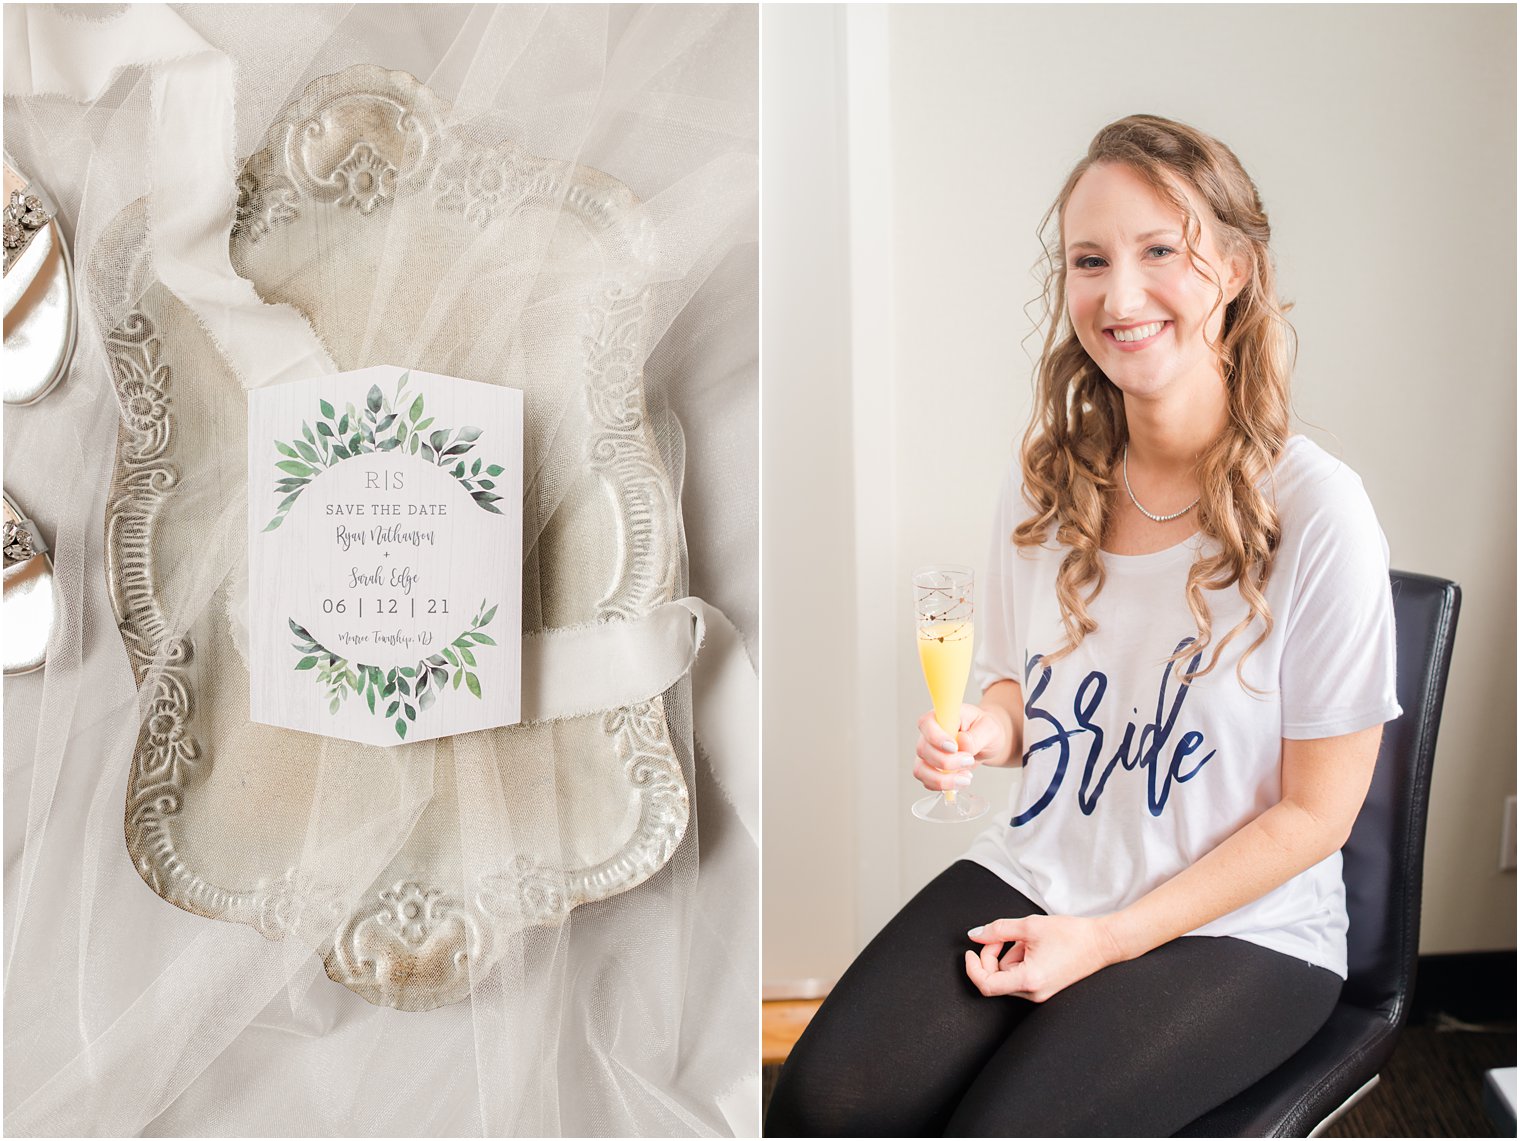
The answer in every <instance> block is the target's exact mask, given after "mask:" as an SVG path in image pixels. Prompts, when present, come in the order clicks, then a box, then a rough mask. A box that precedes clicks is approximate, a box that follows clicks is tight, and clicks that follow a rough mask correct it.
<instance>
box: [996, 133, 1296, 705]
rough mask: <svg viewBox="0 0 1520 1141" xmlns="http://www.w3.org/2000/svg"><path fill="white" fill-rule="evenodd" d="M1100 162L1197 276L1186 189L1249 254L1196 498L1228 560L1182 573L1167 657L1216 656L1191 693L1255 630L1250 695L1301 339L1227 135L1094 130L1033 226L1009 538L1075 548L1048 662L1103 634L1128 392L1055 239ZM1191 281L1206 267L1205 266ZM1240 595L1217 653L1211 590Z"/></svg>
mask: <svg viewBox="0 0 1520 1141" xmlns="http://www.w3.org/2000/svg"><path fill="white" fill-rule="evenodd" d="M1098 163H1116V164H1121V165H1123V166H1125V167H1127V168H1129V169H1130V170H1132V171H1134V172H1135V174H1137V175H1138V176H1139V177H1140V178H1141V179H1143V180H1144V181H1145V182H1146V183H1147V184H1149V185H1150V186H1151V187H1152V188H1153V189H1154V190H1155V191H1156V192H1157V194H1158V195H1160V196H1161V197H1162V198H1163V199H1164V200H1166V201H1169V202H1171V203H1172V204H1173V205H1174V206H1176V208H1177V210H1178V212H1179V213H1180V214H1181V215H1182V216H1183V218H1184V219H1185V225H1184V227H1183V242H1184V245H1185V246H1186V247H1187V253H1188V256H1189V258H1190V259H1191V261H1192V264H1193V265H1194V266H1195V268H1196V267H1201V263H1202V258H1201V255H1200V253H1199V248H1198V243H1199V241H1200V239H1201V236H1202V233H1203V230H1202V225H1203V223H1202V220H1201V219H1200V218H1199V217H1198V216H1197V213H1196V212H1195V211H1194V210H1193V208H1192V206H1191V205H1190V203H1189V201H1188V199H1187V197H1186V196H1185V195H1184V194H1183V193H1182V191H1181V187H1182V186H1186V187H1188V188H1189V189H1190V190H1191V191H1192V192H1193V193H1194V194H1196V195H1197V197H1198V200H1199V201H1200V202H1202V203H1203V204H1204V205H1206V206H1207V207H1208V209H1209V211H1210V212H1211V213H1212V215H1213V217H1212V218H1210V219H1208V222H1209V224H1210V226H1211V227H1212V231H1213V234H1214V236H1215V240H1216V242H1217V244H1218V247H1219V249H1220V250H1221V251H1222V253H1223V254H1224V255H1225V256H1226V257H1232V256H1235V255H1243V256H1244V257H1245V258H1246V259H1247V261H1248V263H1249V272H1248V274H1247V277H1246V281H1245V284H1244V285H1243V287H1242V288H1241V290H1240V292H1239V294H1237V295H1236V297H1235V299H1234V300H1233V301H1231V302H1229V303H1228V306H1227V308H1226V309H1225V314H1224V320H1223V324H1222V326H1221V329H1220V334H1219V338H1218V340H1217V342H1215V343H1213V344H1211V345H1210V348H1211V349H1212V350H1213V352H1214V354H1215V356H1216V357H1217V358H1218V360H1219V364H1220V369H1221V371H1222V373H1223V376H1224V383H1225V391H1226V393H1227V399H1228V405H1229V416H1228V422H1227V424H1226V427H1225V429H1224V431H1223V432H1222V433H1221V434H1220V436H1219V437H1218V438H1217V439H1216V440H1214V441H1213V443H1212V444H1210V445H1209V447H1208V448H1207V449H1206V450H1205V451H1204V453H1203V454H1202V455H1201V456H1200V457H1199V461H1198V486H1199V488H1200V490H1201V494H1202V498H1201V499H1200V500H1199V503H1198V508H1197V510H1198V526H1199V530H1200V531H1202V532H1203V533H1204V534H1205V535H1207V536H1210V537H1212V538H1213V539H1216V540H1217V541H1218V544H1219V549H1218V552H1217V553H1216V554H1213V555H1205V556H1201V557H1199V558H1198V559H1196V560H1195V561H1194V563H1193V565H1192V567H1191V568H1190V569H1189V571H1188V577H1187V584H1186V593H1187V603H1188V608H1189V610H1191V611H1192V614H1193V618H1194V621H1195V622H1196V624H1197V638H1196V640H1195V641H1194V642H1193V643H1192V644H1184V646H1182V647H1181V648H1179V649H1178V651H1177V653H1175V654H1174V655H1173V657H1172V660H1173V661H1177V660H1179V659H1181V658H1183V657H1184V656H1186V657H1191V656H1192V655H1194V654H1197V653H1199V652H1200V651H1203V650H1205V649H1207V648H1208V647H1210V646H1212V647H1213V648H1212V652H1211V653H1210V656H1209V659H1208V664H1207V665H1205V666H1203V667H1202V668H1201V669H1197V670H1195V671H1193V672H1190V673H1184V674H1183V675H1181V676H1182V679H1183V680H1184V681H1186V682H1191V681H1192V680H1194V679H1195V678H1198V677H1201V676H1203V675H1204V674H1206V673H1208V672H1209V671H1210V670H1212V669H1213V668H1214V666H1215V665H1216V664H1217V663H1218V661H1219V656H1220V654H1221V653H1222V652H1223V651H1224V648H1225V647H1226V646H1228V645H1229V644H1230V642H1231V641H1232V640H1233V639H1234V638H1236V637H1237V636H1238V635H1240V634H1242V633H1244V632H1245V631H1246V630H1247V629H1249V628H1250V627H1251V625H1252V623H1253V622H1257V623H1259V624H1260V626H1261V631H1260V633H1259V634H1258V635H1257V636H1256V639H1255V641H1253V642H1252V643H1251V645H1250V646H1248V647H1247V649H1246V652H1245V654H1243V655H1242V656H1241V659H1240V662H1239V663H1238V664H1237V666H1236V675H1237V677H1239V678H1240V682H1241V684H1242V685H1243V686H1246V688H1248V689H1254V688H1255V687H1252V686H1249V685H1248V684H1247V683H1246V681H1245V678H1244V675H1243V674H1242V673H1241V667H1242V666H1243V665H1244V662H1245V659H1246V658H1247V657H1249V656H1250V654H1251V653H1252V652H1253V651H1255V650H1256V648H1257V647H1258V646H1260V645H1261V644H1262V642H1264V641H1265V640H1266V638H1267V636H1268V635H1269V634H1270V633H1271V631H1272V613H1271V610H1270V609H1269V608H1268V606H1267V601H1266V597H1265V595H1264V593H1263V588H1264V587H1265V585H1266V582H1267V578H1268V576H1269V575H1270V573H1271V570H1272V559H1273V555H1274V554H1275V553H1276V551H1277V545H1278V541H1279V539H1280V537H1281V533H1282V529H1281V526H1280V523H1279V521H1278V517H1277V509H1276V507H1275V506H1274V505H1273V502H1272V500H1270V499H1269V498H1268V497H1267V496H1266V495H1264V494H1263V493H1262V491H1261V490H1260V488H1259V486H1258V485H1259V484H1260V482H1261V481H1262V478H1263V476H1267V475H1269V474H1270V473H1271V471H1272V470H1273V468H1274V467H1275V465H1276V463H1277V459H1278V457H1279V456H1280V455H1281V454H1282V450H1283V447H1284V445H1285V444H1286V442H1287V438H1288V420H1289V393H1288V388H1289V378H1290V376H1291V375H1292V367H1293V357H1294V346H1295V344H1296V341H1295V338H1294V334H1293V329H1292V326H1291V325H1289V324H1288V320H1287V317H1286V315H1285V314H1286V310H1287V308H1288V307H1287V306H1284V305H1282V304H1280V303H1279V301H1278V297H1277V281H1276V273H1275V271H1274V269H1273V265H1272V258H1271V253H1270V250H1269V249H1268V241H1269V239H1270V237H1271V227H1270V226H1269V224H1268V222H1267V215H1266V212H1265V211H1264V210H1263V209H1262V205H1261V197H1260V195H1259V194H1258V193H1257V190H1256V186H1255V184H1254V183H1253V182H1252V181H1251V179H1250V176H1249V175H1247V174H1246V172H1245V170H1244V168H1243V167H1242V166H1241V165H1240V160H1239V159H1237V158H1236V157H1235V155H1234V153H1233V152H1232V151H1231V150H1230V149H1229V147H1227V146H1225V145H1224V144H1223V143H1221V142H1220V141H1219V140H1218V139H1214V138H1211V137H1210V136H1208V135H1205V134H1204V133H1203V132H1201V131H1198V130H1195V129H1194V128H1192V127H1188V126H1185V125H1183V124H1181V123H1175V122H1172V121H1171V120H1169V119H1162V118H1159V117H1158V116H1155V115H1131V116H1129V117H1127V118H1124V119H1120V120H1119V121H1118V122H1115V123H1110V124H1109V125H1108V126H1106V127H1104V128H1103V129H1102V130H1101V131H1099V132H1098V134H1097V136H1096V137H1095V138H1094V139H1093V141H1092V144H1091V145H1090V146H1089V147H1088V149H1087V154H1086V156H1084V157H1083V159H1082V161H1081V162H1079V163H1078V164H1077V165H1076V168H1075V169H1073V170H1072V172H1071V174H1070V176H1069V177H1068V178H1067V179H1066V185H1065V186H1064V187H1062V189H1061V193H1060V196H1059V197H1057V199H1056V201H1055V203H1054V204H1053V205H1052V206H1051V208H1050V210H1049V211H1048V212H1047V213H1046V215H1045V218H1044V220H1043V221H1042V222H1041V225H1040V230H1041V233H1042V235H1043V236H1044V245H1045V267H1046V272H1045V285H1044V292H1043V301H1044V306H1045V314H1044V322H1043V323H1044V324H1045V326H1046V332H1045V344H1044V351H1043V353H1042V355H1041V359H1040V365H1039V373H1038V380H1037V383H1036V394H1035V414H1034V416H1033V417H1032V419H1031V421H1030V424H1029V429H1028V431H1027V432H1026V433H1025V436H1024V443H1023V452H1022V467H1023V474H1024V495H1025V498H1026V499H1027V500H1028V502H1029V505H1030V507H1032V508H1033V509H1034V515H1033V516H1032V517H1031V518H1029V519H1028V520H1026V521H1025V522H1023V523H1021V524H1020V525H1019V526H1018V527H1017V528H1016V529H1015V531H1014V533H1013V541H1014V543H1015V544H1017V545H1018V546H1019V547H1020V548H1028V547H1037V546H1040V545H1042V544H1043V543H1045V542H1046V541H1047V540H1048V539H1049V537H1050V536H1049V532H1050V525H1051V524H1052V523H1054V524H1055V538H1056V541H1057V542H1058V543H1060V544H1061V545H1063V546H1064V547H1066V548H1067V552H1066V556H1065V558H1064V559H1063V560H1062V562H1061V567H1060V571H1059V572H1058V574H1057V576H1056V595H1057V598H1058V600H1059V602H1060V607H1061V618H1062V622H1063V624H1064V626H1065V629H1066V634H1067V643H1066V645H1065V646H1063V647H1061V648H1060V649H1058V650H1056V651H1055V652H1053V653H1051V654H1048V655H1047V656H1046V658H1045V660H1046V661H1047V662H1049V661H1055V660H1057V659H1059V658H1061V657H1064V656H1066V655H1067V654H1069V653H1071V652H1072V651H1073V650H1075V649H1076V648H1077V646H1078V645H1080V644H1081V642H1082V639H1083V638H1085V637H1086V636H1087V635H1088V634H1090V633H1092V632H1093V631H1094V630H1096V629H1097V623H1096V622H1095V621H1094V620H1093V618H1092V617H1091V615H1090V614H1089V613H1088V611H1087V604H1088V603H1089V602H1091V601H1092V600H1093V599H1094V598H1096V597H1097V595H1098V592H1099V591H1101V590H1102V589H1103V583H1104V571H1103V560H1102V558H1101V557H1100V555H1099V550H1100V545H1101V543H1102V540H1103V536H1104V533H1105V529H1106V527H1107V525H1108V516H1109V505H1110V504H1111V503H1113V502H1115V496H1114V494H1113V493H1114V491H1115V487H1116V485H1115V482H1114V481H1115V478H1116V474H1117V469H1118V466H1119V463H1120V459H1121V456H1122V453H1123V450H1124V446H1125V444H1126V442H1127V440H1128V437H1129V430H1128V425H1127V423H1126V421H1125V415H1124V396H1123V394H1122V393H1121V392H1120V391H1119V389H1118V388H1117V387H1115V385H1114V384H1113V383H1112V382H1111V381H1110V380H1109V379H1108V378H1107V377H1106V376H1104V375H1103V372H1102V371H1101V370H1100V369H1099V368H1098V366H1097V365H1096V364H1095V363H1094V361H1093V359H1092V358H1091V357H1090V356H1088V354H1087V350H1086V349H1084V348H1083V347H1082V344H1081V342H1080V341H1079V340H1078V339H1077V335H1076V331H1075V330H1074V329H1073V327H1072V324H1071V319H1070V316H1069V314H1068V313H1067V311H1066V304H1065V298H1066V259H1065V253H1064V248H1065V243H1064V241H1063V240H1062V233H1061V230H1062V222H1063V218H1064V212H1065V208H1066V203H1067V201H1068V199H1069V198H1070V197H1071V193H1072V190H1073V188H1075V186H1076V185H1077V180H1078V179H1080V178H1081V177H1082V175H1083V174H1085V173H1086V172H1087V171H1088V169H1089V168H1091V167H1092V166H1094V165H1095V164H1098ZM1052 218H1054V219H1055V230H1054V235H1053V237H1052V235H1051V220H1052ZM1198 272H1200V273H1203V270H1202V269H1201V268H1198ZM1204 276H1205V277H1207V278H1208V279H1209V280H1211V281H1213V282H1214V284H1215V285H1216V286H1217V287H1218V288H1219V295H1218V298H1217V300H1216V301H1215V309H1216V310H1217V308H1218V306H1219V305H1220V304H1222V303H1224V289H1223V286H1222V285H1221V284H1220V283H1219V282H1218V281H1217V280H1215V279H1214V278H1213V277H1211V276H1210V275H1207V274H1205V275H1204ZM1211 315H1212V311H1211ZM1231 586H1238V587H1239V590H1240V594H1241V597H1242V598H1243V599H1244V600H1245V602H1246V604H1247V606H1248V608H1249V610H1248V612H1247V614H1246V616H1245V618H1243V619H1242V620H1241V621H1240V622H1239V623H1238V624H1237V625H1236V626H1235V627H1234V628H1233V629H1231V630H1230V631H1229V632H1228V633H1227V634H1225V636H1224V638H1223V639H1221V640H1220V641H1219V642H1218V643H1217V644H1215V643H1214V638H1213V622H1212V619H1211V614H1210V610H1209V604H1208V601H1207V598H1206V596H1205V593H1204V592H1205V591H1209V590H1224V589H1227V588H1229V587H1231Z"/></svg>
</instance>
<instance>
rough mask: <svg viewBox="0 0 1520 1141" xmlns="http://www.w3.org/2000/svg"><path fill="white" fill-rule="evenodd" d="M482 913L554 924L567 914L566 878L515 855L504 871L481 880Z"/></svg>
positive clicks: (567, 884)
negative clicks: (483, 911) (486, 912)
mask: <svg viewBox="0 0 1520 1141" xmlns="http://www.w3.org/2000/svg"><path fill="white" fill-rule="evenodd" d="M478 899H479V903H480V906H481V908H482V909H483V910H485V911H488V912H490V913H491V914H493V915H497V916H500V917H503V918H507V919H512V920H517V921H520V922H523V923H528V924H545V923H553V922H555V921H556V920H559V919H563V918H564V917H565V915H566V914H568V913H569V911H570V906H571V903H570V885H569V877H568V876H566V874H565V872H564V871H563V869H559V868H551V867H550V866H549V865H548V864H546V863H544V862H543V861H542V860H538V859H533V858H530V857H528V856H517V857H516V858H515V859H513V861H512V863H511V865H510V866H509V867H508V868H507V870H506V871H504V872H496V873H494V874H492V875H489V876H486V877H485V878H483V879H482V880H481V883H480V893H479V897H478Z"/></svg>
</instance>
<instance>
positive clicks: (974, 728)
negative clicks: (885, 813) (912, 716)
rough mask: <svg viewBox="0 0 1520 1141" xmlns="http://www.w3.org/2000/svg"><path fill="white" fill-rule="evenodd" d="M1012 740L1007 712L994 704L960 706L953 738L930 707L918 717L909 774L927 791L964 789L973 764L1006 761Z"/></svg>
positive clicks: (969, 778) (969, 779)
mask: <svg viewBox="0 0 1520 1141" xmlns="http://www.w3.org/2000/svg"><path fill="white" fill-rule="evenodd" d="M1012 740H1013V734H1012V732H1011V729H1010V720H1009V714H1008V711H1007V710H1006V709H1002V708H1000V707H998V706H992V707H990V708H984V707H983V706H980V705H962V706H961V724H960V730H959V732H957V733H956V734H955V735H954V737H952V736H951V735H950V734H949V733H946V732H945V731H944V730H943V729H941V728H940V724H939V722H938V721H936V720H935V719H934V711H933V710H930V711H929V712H928V713H925V714H924V715H923V716H922V717H920V718H919V719H918V750H917V753H916V759H915V761H914V762H913V777H914V779H915V780H917V781H918V783H919V784H921V785H923V786H924V787H925V788H926V789H928V790H929V791H930V792H944V791H946V790H948V789H952V788H965V787H966V786H967V785H968V784H970V783H971V772H970V770H971V768H972V767H973V766H974V765H979V764H990V765H1002V764H1007V763H1008V755H1009V753H1010V751H1011V748H1010V746H1011V743H1012Z"/></svg>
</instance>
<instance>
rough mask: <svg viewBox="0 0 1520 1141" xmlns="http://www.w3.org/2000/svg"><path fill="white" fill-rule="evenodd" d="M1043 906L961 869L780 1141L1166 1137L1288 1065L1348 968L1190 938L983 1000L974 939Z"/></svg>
mask: <svg viewBox="0 0 1520 1141" xmlns="http://www.w3.org/2000/svg"><path fill="white" fill-rule="evenodd" d="M1035 914H1043V912H1041V910H1040V908H1038V907H1036V906H1035V905H1034V904H1033V903H1031V902H1030V901H1029V900H1028V899H1027V898H1025V897H1024V896H1023V895H1021V894H1020V893H1019V892H1017V891H1015V890H1014V889H1013V888H1011V887H1009V886H1008V885H1007V884H1006V883H1004V882H1003V881H1002V880H1000V879H999V878H998V877H997V876H995V875H993V874H992V873H991V872H989V871H988V870H987V869H985V868H983V867H981V866H980V865H977V864H973V863H970V862H968V861H965V860H962V861H960V862H959V863H956V864H954V865H952V866H951V867H950V868H949V869H947V870H946V871H945V872H943V873H942V874H941V875H940V876H939V877H938V878H937V879H935V880H934V882H932V883H931V884H929V885H928V886H927V887H926V888H924V890H923V891H921V892H919V893H918V895H916V896H915V897H914V898H913V899H912V900H911V901H909V903H908V904H907V906H906V907H904V908H903V909H902V910H901V911H900V912H898V913H897V915H896V916H895V917H894V918H893V919H892V921H891V922H890V923H888V924H887V926H886V927H885V928H883V929H882V932H881V934H879V935H877V936H876V938H875V939H873V940H872V941H871V943H870V945H869V946H868V947H866V949H865V950H864V951H862V952H861V954H860V957H859V958H858V959H856V960H855V962H854V963H852V964H851V966H850V969H849V970H848V971H846V972H845V974H844V977H843V978H842V979H840V980H839V984H838V985H837V986H836V987H835V988H834V991H833V993H832V994H830V995H829V997H828V999H827V1000H826V1001H825V1002H824V1004H823V1006H822V1007H821V1008H820V1009H819V1011H818V1013H817V1014H816V1015H815V1016H814V1018H813V1021H812V1023H811V1024H810V1025H809V1026H808V1028H807V1030H806V1031H805V1032H804V1033H803V1035H802V1037H801V1038H800V1039H799V1040H798V1042H797V1045H796V1046H795V1047H794V1048H793V1050H792V1054H791V1057H790V1058H789V1059H788V1060H787V1063H786V1065H785V1067H783V1069H782V1071H781V1076H780V1079H779V1080H778V1081H777V1084H776V1091H775V1094H774V1095H773V1096H772V1098H771V1103H770V1109H769V1111H768V1112H767V1114H766V1118H765V1133H766V1136H768V1137H818V1136H890V1137H926V1136H936V1135H939V1134H945V1135H947V1136H952V1137H973V1136H1004V1137H1068V1136H1069V1137H1083V1136H1085V1137H1168V1136H1171V1135H1172V1134H1173V1133H1175V1132H1176V1131H1177V1130H1179V1129H1181V1128H1182V1127H1183V1126H1184V1125H1186V1124H1188V1123H1189V1122H1190V1121H1193V1120H1194V1119H1196V1118H1198V1117H1201V1116H1202V1115H1203V1114H1204V1113H1206V1112H1208V1111H1209V1110H1210V1109H1213V1108H1214V1107H1216V1106H1218V1105H1221V1104H1223V1103H1224V1102H1226V1101H1228V1100H1229V1099H1230V1098H1231V1097H1233V1096H1234V1095H1235V1094H1237V1093H1239V1092H1240V1091H1241V1090H1243V1089H1245V1088H1246V1087H1248V1086H1249V1085H1251V1084H1252V1083H1253V1082H1255V1081H1256V1080H1257V1079H1258V1078H1260V1077H1262V1076H1263V1075H1265V1074H1267V1073H1269V1072H1271V1071H1272V1070H1273V1069H1275V1068H1276V1067H1277V1066H1278V1065H1280V1064H1281V1063H1282V1062H1283V1061H1285V1060H1286V1059H1287V1058H1289V1057H1290V1056H1291V1055H1292V1054H1293V1053H1294V1052H1295V1051H1297V1050H1298V1049H1299V1047H1301V1046H1302V1045H1303V1044H1304V1043H1305V1042H1307V1041H1308V1040H1309V1038H1310V1037H1311V1036H1312V1035H1313V1034H1314V1032H1315V1031H1316V1030H1318V1029H1319V1027H1320V1026H1322V1025H1323V1024H1324V1022H1325V1020H1326V1019H1327V1018H1328V1017H1329V1016H1330V1011H1331V1009H1332V1008H1333V1007H1334V1005H1335V1002H1336V999H1337V998H1338V997H1339V995H1340V990H1341V980H1340V979H1339V978H1338V977H1337V976H1336V975H1335V973H1334V972H1332V971H1328V970H1326V969H1324V968H1323V967H1316V966H1311V965H1310V964H1308V963H1305V962H1303V961H1301V960H1299V959H1295V958H1292V957H1291V956H1288V955H1284V954H1280V953H1279V952H1277V951H1270V950H1267V949H1266V948H1265V947H1259V946H1257V945H1256V944H1254V943H1247V942H1245V941H1244V940H1241V939H1231V938H1217V937H1215V938H1211V937H1207V936H1188V937H1184V938H1181V939H1174V940H1173V941H1172V942H1170V943H1167V944H1165V945H1163V946H1161V947H1157V948H1156V949H1155V950H1154V951H1151V952H1150V953H1148V954H1145V955H1142V956H1140V957H1139V958H1138V959H1131V960H1129V961H1128V962H1124V963H1116V964H1115V965H1113V966H1111V967H1107V968H1105V969H1103V970H1101V971H1099V972H1098V973H1097V974H1094V975H1089V976H1088V977H1087V978H1085V979H1083V980H1082V981H1081V982H1078V983H1075V984H1073V985H1072V986H1069V987H1067V988H1066V989H1065V990H1063V991H1061V992H1060V993H1059V994H1057V995H1055V996H1054V997H1052V998H1050V999H1049V1000H1048V1001H1046V1002H1044V1003H1040V1004H1035V1003H1031V1002H1028V1001H1027V1000H1025V999H1020V998H986V997H983V996H982V995H981V994H980V993H978V992H977V990H976V988H975V987H973V986H972V985H971V982H970V980H969V979H967V978H966V973H965V962H964V954H965V952H966V951H967V950H968V949H971V948H972V946H973V945H972V944H971V942H970V941H969V940H968V939H967V938H966V931H967V930H968V929H970V928H972V927H975V926H976V925H977V924H980V923H986V922H988V921H990V920H993V919H1003V918H1010V917H1013V918H1017V917H1021V916H1025V915H1035Z"/></svg>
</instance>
